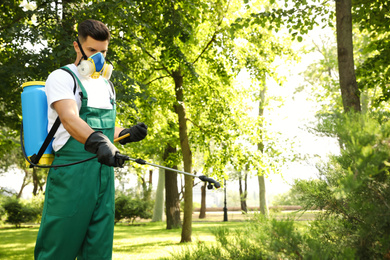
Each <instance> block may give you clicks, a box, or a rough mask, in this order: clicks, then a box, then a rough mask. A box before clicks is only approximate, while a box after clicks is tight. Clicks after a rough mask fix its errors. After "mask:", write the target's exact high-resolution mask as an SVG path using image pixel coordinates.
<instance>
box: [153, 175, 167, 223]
mask: <svg viewBox="0 0 390 260" xmlns="http://www.w3.org/2000/svg"><path fill="white" fill-rule="evenodd" d="M164 187H165V174H164V170H163V169H161V168H160V169H159V172H158V183H157V190H156V199H155V204H154V209H153V218H152V221H162V217H163V212H164Z"/></svg>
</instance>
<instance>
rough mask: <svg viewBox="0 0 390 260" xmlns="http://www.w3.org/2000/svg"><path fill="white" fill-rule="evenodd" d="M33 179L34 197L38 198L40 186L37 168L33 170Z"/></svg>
mask: <svg viewBox="0 0 390 260" xmlns="http://www.w3.org/2000/svg"><path fill="white" fill-rule="evenodd" d="M32 177H33V186H34V187H33V191H32V193H33V195H34V196H36V195H37V193H38V189H39V186H40V183H39V176H38V168H36V167H34V168H33V170H32Z"/></svg>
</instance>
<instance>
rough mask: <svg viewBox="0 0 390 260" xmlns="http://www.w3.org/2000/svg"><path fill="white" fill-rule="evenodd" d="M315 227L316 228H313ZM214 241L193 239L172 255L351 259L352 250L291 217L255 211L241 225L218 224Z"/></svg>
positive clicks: (198, 257) (190, 256) (176, 256)
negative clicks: (326, 238)
mask: <svg viewBox="0 0 390 260" xmlns="http://www.w3.org/2000/svg"><path fill="white" fill-rule="evenodd" d="M317 230H318V229H317ZM213 233H214V235H215V237H216V241H217V242H216V244H204V243H197V244H196V245H195V246H192V247H187V248H185V249H184V250H182V251H181V252H177V253H174V254H173V256H172V259H179V260H180V259H183V260H184V259H194V260H195V259H196V260H198V259H207V260H209V259H218V260H225V259H226V260H227V259H237V260H241V259H242V260H246V259H343V260H344V259H354V251H353V250H351V249H349V248H343V247H341V246H339V245H338V244H337V243H326V242H325V243H324V240H323V239H321V236H323V235H324V234H323V233H319V232H314V233H313V234H314V236H313V235H311V233H310V227H308V226H306V227H305V228H302V224H300V226H298V224H297V223H296V222H294V221H293V220H288V219H287V220H283V221H279V220H276V219H273V218H271V219H266V218H264V217H263V216H262V215H260V214H258V215H255V217H254V218H253V219H252V220H251V221H249V222H248V225H246V226H245V228H240V229H227V228H224V227H219V228H216V229H214V231H213Z"/></svg>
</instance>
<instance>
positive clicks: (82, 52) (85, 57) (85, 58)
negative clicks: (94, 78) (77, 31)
mask: <svg viewBox="0 0 390 260" xmlns="http://www.w3.org/2000/svg"><path fill="white" fill-rule="evenodd" d="M76 42H77V44H78V45H79V48H80V51H81V54H82V55H83V58H82V59H84V60H88V57H87V55H85V52H84V50H83V48H82V47H81V44H80V42H79V38H78V37H77V39H76ZM82 59H80V61H79V65H80V62H81V60H82Z"/></svg>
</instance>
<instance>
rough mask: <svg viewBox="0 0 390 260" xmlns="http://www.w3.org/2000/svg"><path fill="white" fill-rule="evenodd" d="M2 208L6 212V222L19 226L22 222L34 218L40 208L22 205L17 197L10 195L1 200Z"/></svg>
mask: <svg viewBox="0 0 390 260" xmlns="http://www.w3.org/2000/svg"><path fill="white" fill-rule="evenodd" d="M2 206H3V208H4V210H5V212H6V214H7V219H6V222H7V223H11V224H14V225H15V226H16V227H20V226H21V224H22V223H26V222H29V221H33V220H36V219H37V217H38V216H39V214H40V213H41V210H40V209H39V208H35V207H32V206H30V205H24V204H22V203H21V202H20V200H19V199H17V198H15V197H10V198H8V199H6V200H5V201H4V202H3V205H2Z"/></svg>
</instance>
